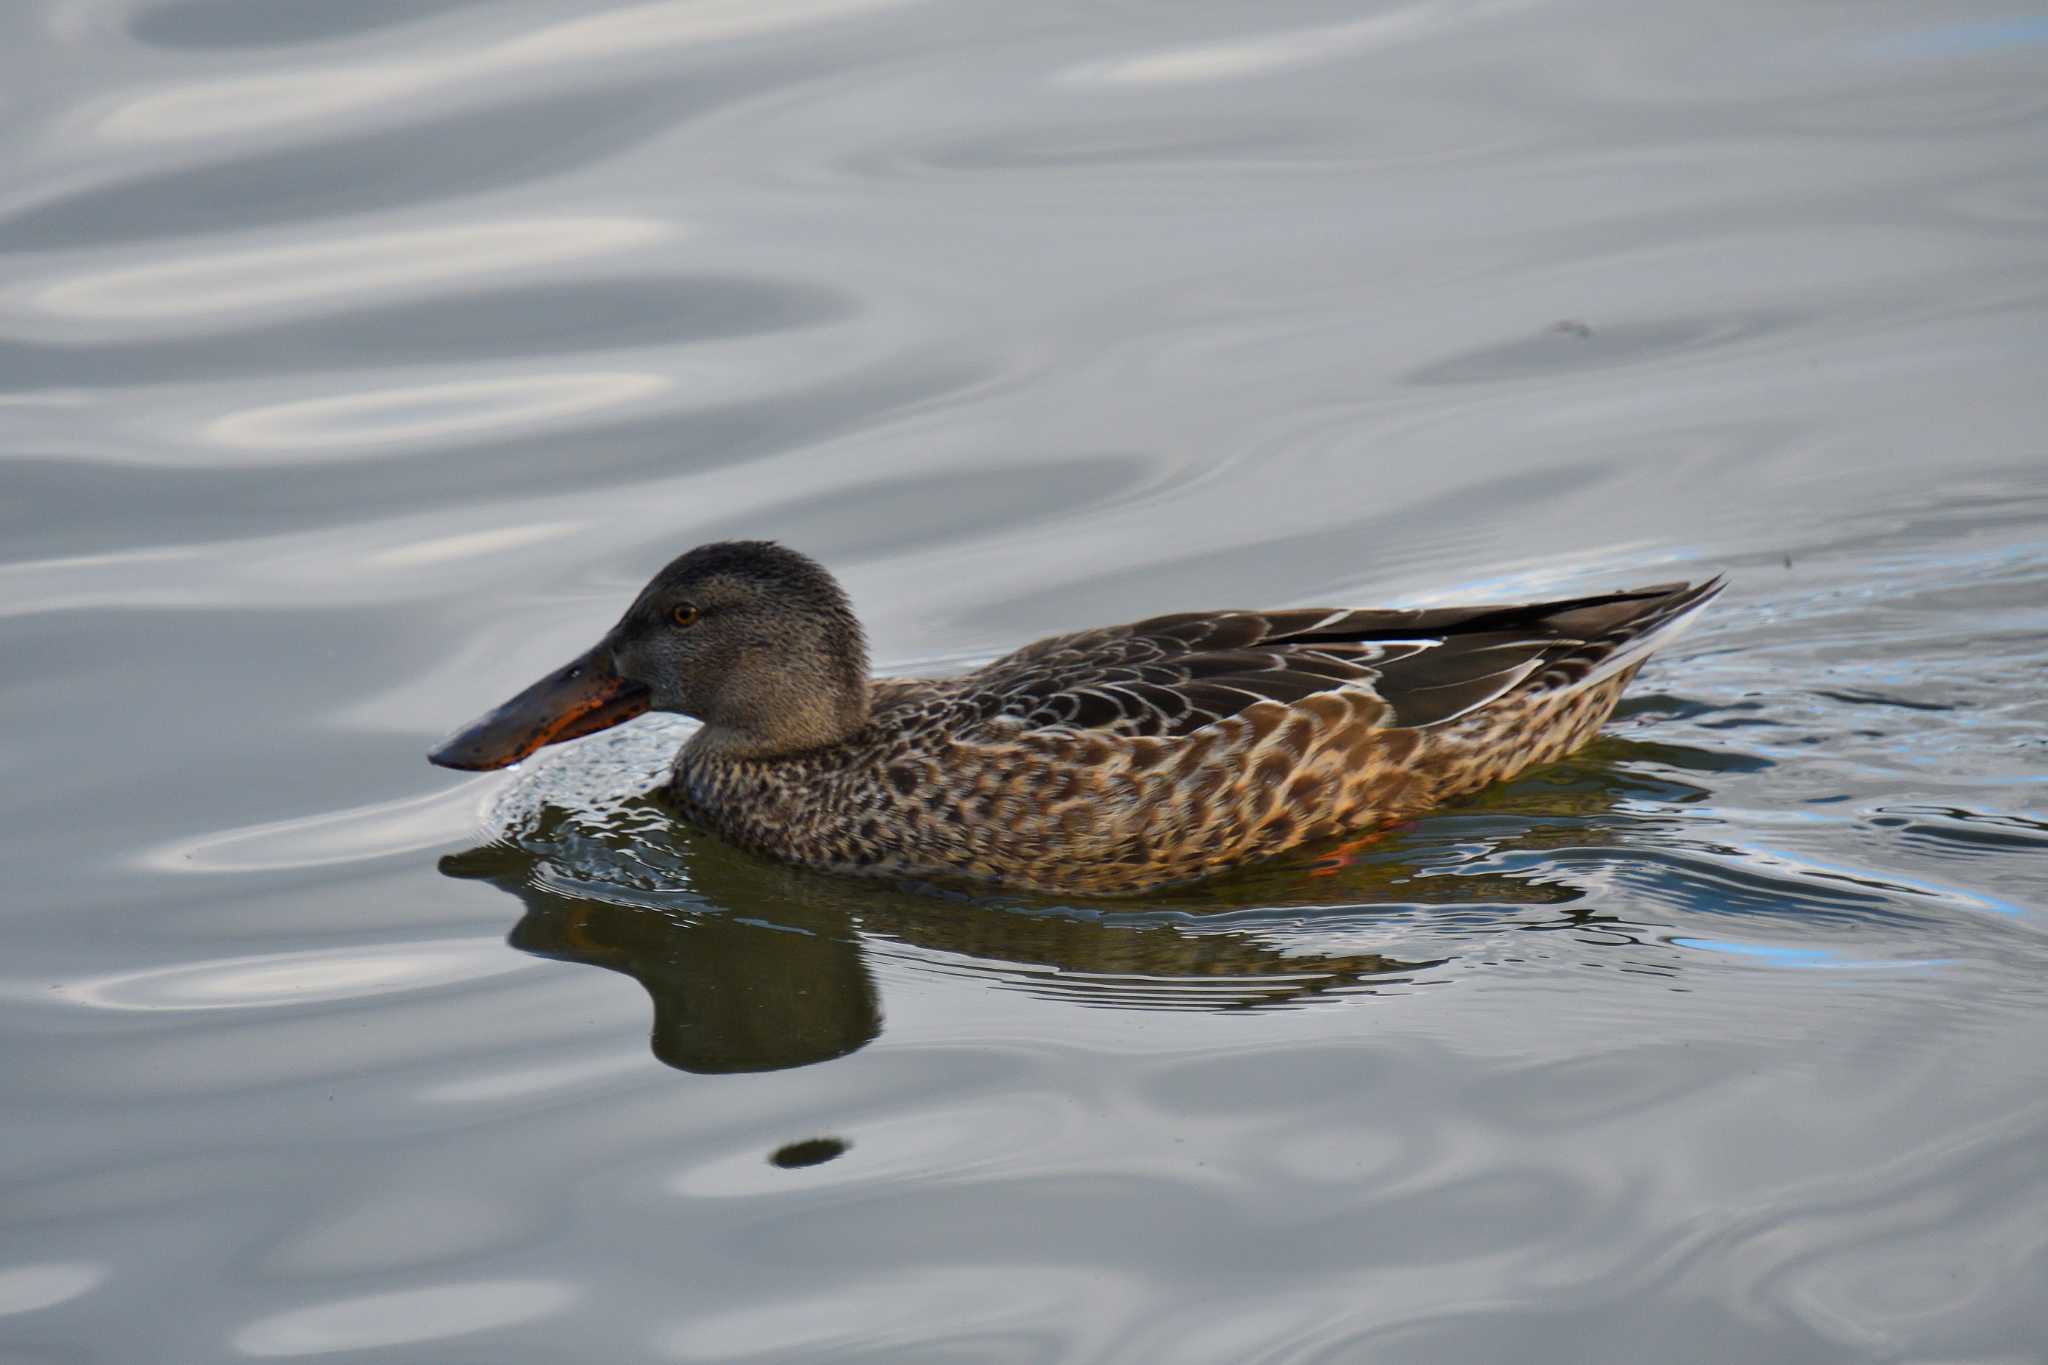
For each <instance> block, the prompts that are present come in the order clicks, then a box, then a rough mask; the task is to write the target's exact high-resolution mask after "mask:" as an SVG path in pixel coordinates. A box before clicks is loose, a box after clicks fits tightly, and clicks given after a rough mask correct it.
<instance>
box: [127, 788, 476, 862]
mask: <svg viewBox="0 0 2048 1365" xmlns="http://www.w3.org/2000/svg"><path fill="white" fill-rule="evenodd" d="M477 785H478V783H476V782H474V781H472V782H465V783H463V784H462V785H461V786H458V787H454V788H451V789H449V790H447V791H437V792H430V793H428V794H427V795H425V796H406V797H399V798H397V799H394V800H390V801H378V802H373V803H371V804H369V805H364V806H352V807H350V808H348V809H346V810H333V811H322V812H320V813H319V814H317V815H303V816H297V817H295V818H293V819H289V820H271V821H266V822H265V823H263V824H260V825H244V826H243V827H241V828H240V829H230V830H221V831H218V832H215V833H211V834H202V835H200V836H198V837H197V838H193V839H180V840H177V841H175V842H173V843H168V844H159V845H158V846H156V847H155V848H150V849H144V850H143V851H142V852H141V853H140V854H139V855H138V856H137V861H138V862H139V863H140V864H141V865H142V866H144V867H147V868H150V869H151V870H153V871H157V872H277V871H281V870H283V869H285V868H304V867H332V866H334V865H336V864H339V863H355V862H363V861H365V860H367V859H371V858H386V857H390V856H391V855H393V854H397V853H413V852H417V851H419V850H420V849H423V848H434V847H436V846H438V845H440V844H444V843H446V842H448V841H449V840H450V839H454V838H459V837H460V836H461V835H463V834H465V833H467V832H468V831H469V830H470V829H471V828H472V821H473V818H474V817H473V813H472V812H473V810H474V804H475V796H474V793H473V790H472V789H473V788H475V787H476V786H477Z"/></svg>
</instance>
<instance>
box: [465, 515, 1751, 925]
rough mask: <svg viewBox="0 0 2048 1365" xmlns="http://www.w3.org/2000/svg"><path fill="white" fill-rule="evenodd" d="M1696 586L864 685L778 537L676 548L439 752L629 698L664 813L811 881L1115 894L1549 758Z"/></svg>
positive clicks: (1188, 634) (1333, 829) (570, 730)
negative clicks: (840, 878) (652, 751)
mask: <svg viewBox="0 0 2048 1365" xmlns="http://www.w3.org/2000/svg"><path fill="white" fill-rule="evenodd" d="M1720 586H1721V585H1720V582H1719V581H1718V580H1715V581H1711V582H1708V583H1704V584H1699V585H1687V584H1663V585H1659V586H1657V587H1651V588H1642V589H1637V590H1634V591H1629V592H1619V593H1611V594H1605V595H1601V596H1595V597H1583V598H1575V599H1570V600H1566V601H1555V602H1540V603H1529V604H1519V605H1492V606H1473V607H1450V608H1441V609H1432V610H1421V611H1353V610H1348V609H1334V610H1324V609H1308V610H1288V611H1272V612H1256V611H1219V612H1199V613H1186V614H1182V615H1175V616H1161V617H1155V618H1153V619H1150V620H1146V621H1139V622H1136V623H1134V624H1131V625H1124V626H1111V627H1108V628H1105V629H1101V630H1092V631H1083V632H1080V633H1077V634H1072V635H1061V636H1056V637H1053V638H1051V639H1047V640H1041V641H1039V642H1038V643H1037V644H1033V645H1028V646H1026V647H1025V648H1023V649H1021V650H1018V651H1017V652H1016V653H1014V654H1010V655H1006V656H1005V657H1003V658H1000V659H997V660H996V661H995V662H993V663H990V664H988V665H986V666H984V667H982V668H980V669H977V670H975V671H973V672H971V673H968V674H965V675H963V676H960V677H954V678H890V679H879V680H868V679H867V678H866V669H867V662H866V651H865V646H864V644H863V642H862V639H861V634H860V628H859V625H858V622H857V621H856V620H855V618H854V616H853V613H852V609H851V607H850V606H849V605H848V603H847V601H846V598H845V595H844V594H843V593H842V592H841V591H840V589H839V587H838V585H837V584H836V583H835V582H833V580H832V579H831V577H830V575H828V574H827V573H826V572H825V571H824V570H823V569H822V568H819V567H818V566H817V565H816V564H814V563H812V562H811V561H810V560H808V559H805V558H804V557H803V556H801V555H798V554H796V553H795V552H793V551H790V550H787V549H784V548H783V547H781V546H777V545H772V544H767V543H763V542H738V543H727V544H719V545H711V546H705V547H702V548H700V549H698V550H694V551H692V552H690V553H689V554H687V555H684V556H683V557H682V558H680V559H678V560H676V561H675V562H674V563H672V564H671V565H669V566H668V568H666V569H664V570H663V571H662V573H661V574H659V575H657V576H656V578H655V579H654V581H653V582H652V583H650V584H649V585H648V587H647V588H646V589H645V590H644V591H643V592H642V593H641V595H640V597H639V599H638V600H637V601H636V602H635V603H634V605H633V606H632V608H630V609H629V610H628V611H627V613H626V615H625V617H624V618H623V619H622V620H621V621H620V622H619V624H618V626H617V627H615V628H614V629H613V631H612V632H611V633H610V635H608V636H607V637H606V639H605V640H604V641H603V642H601V643H600V644H599V646H598V647H597V648H596V649H594V650H592V651H591V652H590V653H589V654H586V655H585V656H583V658H582V659H579V660H578V661H577V662H576V663H575V664H572V665H571V666H570V667H569V669H567V670H565V671H564V672H563V673H561V674H557V675H553V676H551V677H550V678H548V679H543V680H542V682H541V683H538V684H536V685H535V687H534V688H532V689H529V690H528V692H527V693H524V694H522V695H521V696H520V697H519V698H515V699H514V700H513V701H512V702H510V703H507V705H506V706H505V707H503V708H500V710H499V711H498V712H496V713H494V714H493V715H492V716H489V717H486V718H485V720H483V721H482V722H479V723H478V725H476V726H474V727H472V728H471V729H470V730H469V731H466V732H465V733H463V734H462V735H459V736H457V737H456V738H455V739H454V740H451V741H450V742H449V743H448V744H447V745H445V746H443V748H442V749H441V750H439V751H437V752H436V754H435V755H434V759H435V761H436V762H439V763H444V764H448V765H449V766H457V767H497V766H503V765H504V764H505V763H509V762H513V761H516V760H517V759H518V758H520V757H523V756H524V755H525V754H526V753H529V752H531V751H532V749H533V748H535V747H538V746H539V745H540V744H544V743H553V742H557V741H559V740H561V739H566V738H573V737H574V736H575V735H578V734H586V733H589V732H590V731H592V730H594V729H599V728H602V727H603V726H604V725H607V724H616V723H617V722H618V721H619V720H622V719H625V718H626V716H628V715H632V714H637V713H638V711H639V710H645V709H647V708H648V707H649V706H652V707H655V708H658V709H664V710H676V711H682V712H684V713H686V714H690V715H695V716H697V717H699V718H700V719H702V720H703V721H704V728H703V729H702V730H700V731H699V732H698V733H697V734H696V735H695V736H694V737H693V738H692V739H691V740H690V741H689V742H688V743H687V744H685V745H684V746H683V749H682V752H681V753H680V754H679V755H678V756H677V759H676V764H675V774H674V783H673V792H674V795H675V798H676V800H677V801H678V803H679V804H680V805H681V807H682V809H683V811H684V812H685V813H686V814H687V815H688V817H689V818H690V819H692V820H694V821H696V822H697V823H699V824H701V825H702V826H704V827H705V828H707V829H710V830H712V831H713V832H715V833H717V834H719V835H720V836H722V837H723V838H725V839H728V840H730V841H731V842H733V843H735V844H739V845H742V846H744V847H747V848H752V849H756V850H759V851H761V852H763V853H767V854H770V855H773V856H775V857H777V858H782V859H785V860H787V861H790V862H795V863H801V864H805V865H808V866H812V867H818V868H823V869H827V870H830V871H835V872H848V873H859V874H866V875H884V876H897V877H930V878H961V879H967V880H972V881H978V882H984V883H997V884H1002V885H1006V886H1012V887H1019V888H1025V889H1030V890H1037V891H1046V892H1055V893H1085V894H1094V895H1126V894H1130V893H1134V892H1140V891H1145V890H1148V889H1151V888H1154V887H1158V886H1163V885H1167V884H1170V883H1175V882H1185V881H1191V880H1194V879H1196V878H1200V877H1204V876H1209V875H1211V874H1214V873H1217V872H1220V871H1223V870H1224V869H1226V868H1230V867H1234V866H1237V865H1239V864H1242V863H1247V862H1252V861H1255V860H1258V859H1263V858H1270V857H1272V856H1274V855H1275V854H1279V853H1282V852H1285V851H1286V850H1288V849H1291V848H1294V847H1296V846H1298V845H1301V844H1303V843H1307V842H1309V841H1312V840H1322V839H1328V838H1332V837H1334V836H1337V835H1341V834H1344V833H1347V832H1351V831H1357V830H1362V829H1367V828H1371V827H1373V826H1376V825H1379V824H1383V823H1385V822H1387V821H1390V820H1395V819H1400V818H1402V817H1405V816H1410V815H1414V814H1416V813H1418V812H1420V811H1423V810H1427V809H1428V808H1430V807H1431V806H1434V805H1436V804H1438V803H1440V802H1443V801H1446V800H1449V799H1451V798H1453V797H1456V796H1459V795H1462V794H1464V793H1467V792H1471V791H1476V790H1477V789H1479V788H1481V787H1484V786H1486V785H1488V784H1489V783H1493V782H1497V781H1501V780H1503V779H1505V778H1508V777H1512V776H1513V775H1514V774H1516V773H1518V772H1520V771H1521V770H1522V769H1524V768H1526V767H1528V766H1530V765H1531V764H1535V763H1545V762H1549V761H1552V760H1554V759H1558V758H1562V757H1563V756H1564V755H1566V754H1568V753H1571V752H1572V751H1573V750H1575V749H1577V748H1578V747H1580V746H1581V745H1582V744H1584V743H1585V742H1586V741H1587V740H1589V739H1590V738H1591V737H1592V736H1593V734H1594V733H1595V731H1597V730H1598V729H1599V727H1600V725H1601V723H1602V722H1603V721H1605V720H1606V718H1607V716H1608V714H1609V713H1610V712H1611V711H1612V710H1613V709H1614V704H1615V702H1616V701H1617V700H1618V699H1619V697H1620V695H1621V692H1622V690H1623V689H1624V688H1625V687H1626V686H1627V685H1628V682H1629V680H1630V679H1631V678H1632V677H1633V676H1634V674H1635V671H1636V669H1637V668H1638V667H1640V665H1641V663H1642V660H1643V659H1644V658H1645V657H1646V656H1647V655H1648V654H1649V652H1650V651H1651V650H1652V649H1654V648H1655V647H1656V646H1657V645H1659V644H1661V643H1663V642H1664V640H1665V639H1667V638H1669V636H1670V634H1671V633H1672V632H1673V631H1674V630H1675V628H1676V627H1677V626H1678V625H1679V624H1681V623H1682V622H1683V621H1684V620H1685V619H1686V618H1687V617H1689V616H1690V615H1691V614H1692V613H1693V612H1694V611H1696V610H1697V609H1698V608H1699V607H1701V606H1702V605H1704V604H1705V603H1706V602H1707V601H1708V600H1709V599H1711V598H1712V597H1713V596H1714V595H1715V594H1716V593H1717V592H1719V591H1720Z"/></svg>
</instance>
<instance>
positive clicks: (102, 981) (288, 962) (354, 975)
mask: <svg viewBox="0 0 2048 1365" xmlns="http://www.w3.org/2000/svg"><path fill="white" fill-rule="evenodd" d="M536 965H537V962H536V961H535V960H534V959H531V958H521V957H519V956H517V955H516V954H513V953H508V952H506V951H505V945H504V944H503V943H501V942H500V941H499V940H498V939H496V938H495V937H492V938H449V939H429V940H426V941H424V942H419V943H390V944H382V945H376V946H371V947H352V948H330V949H318V950H315V951H312V952H302V953H263V954H259V955H257V956H253V957H233V958H222V959H219V960H217V961H213V962H193V963H181V964H179V965H178V966H174V967H148V968H144V969H143V970H141V971H132V972H115V973H111V974H109V975H107V976H98V977H92V978H89V979H87V980H84V981H76V982H67V983H65V984H64V985H61V986H59V987H57V988H56V990H55V991H53V992H52V994H54V995H55V996H57V997H58V998H59V999H62V1000H68V1001H70V1002H71V1003H73V1004H78V1005H89V1006H92V1007H93V1008H95V1009H104V1010H239V1009H266V1008H272V1007H275V1006H279V1005H292V1006H301V1005H312V1004H321V1003H325V1002H327V1001H332V1000H354V999H359V998H361V997H364V996H371V995H391V994H394V993H397V992H400V991H418V990H428V989H431V988H433V987H436V986H445V985H449V984H451V983H454V982H458V981H477V980H481V979H483V978H485V977H492V976H504V975H507V974H508V973H511V972H518V971H526V970H528V969H530V968H532V967H534V966H536Z"/></svg>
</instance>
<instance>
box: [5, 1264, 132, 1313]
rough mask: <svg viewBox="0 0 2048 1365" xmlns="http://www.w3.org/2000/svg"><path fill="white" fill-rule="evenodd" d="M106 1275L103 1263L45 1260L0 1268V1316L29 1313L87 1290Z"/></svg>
mask: <svg viewBox="0 0 2048 1365" xmlns="http://www.w3.org/2000/svg"><path fill="white" fill-rule="evenodd" d="M106 1278H107V1269H106V1267H105V1266H99V1265H91V1264H88V1263H86V1262H83V1261H46V1262H44V1263H43V1264H41V1265H21V1266H15V1267H13V1268H12V1269H9V1270H0V1317H5V1316H8V1315H10V1314H14V1313H32V1312H34V1311H35V1310H36V1309H38V1308H49V1307H52V1306H53V1305H55V1304H60V1303H65V1302H68V1301H69V1300H71V1299H75V1298H78V1297H79V1296H80V1295H82V1294H89V1293H91V1292H92V1291H93V1290H94V1289H97V1288H98V1287H99V1286H100V1283H101V1281H103V1280H105V1279H106Z"/></svg>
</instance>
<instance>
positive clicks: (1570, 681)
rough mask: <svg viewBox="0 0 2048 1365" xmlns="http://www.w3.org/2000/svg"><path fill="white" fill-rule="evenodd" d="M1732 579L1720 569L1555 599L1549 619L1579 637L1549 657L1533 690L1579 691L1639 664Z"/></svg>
mask: <svg viewBox="0 0 2048 1365" xmlns="http://www.w3.org/2000/svg"><path fill="white" fill-rule="evenodd" d="M1727 585H1728V584H1727V580H1726V579H1725V578H1723V577H1721V576H1720V575H1718V574H1717V575H1715V576H1714V577H1713V578H1709V579H1707V580H1706V581H1705V582H1703V583H1659V584H1656V585H1655V586H1653V587H1648V588H1636V589H1633V590H1631V591H1629V592H1625V593H1612V594H1609V595H1608V596H1605V597H1593V598H1585V599H1582V600H1580V601H1578V602H1573V603H1569V604H1562V603H1560V604H1556V606H1555V607H1553V614H1550V615H1549V618H1548V619H1549V622H1550V624H1552V625H1554V626H1556V627H1557V628H1558V631H1559V633H1560V634H1563V635H1566V636H1575V637H1577V639H1578V640H1579V641H1580V643H1578V644H1576V645H1573V646H1570V647H1568V648H1566V649H1563V650H1560V651H1559V652H1558V653H1556V654H1554V655H1553V656H1552V657H1551V658H1549V659H1548V660H1546V661H1545V664H1544V667H1543V668H1542V670H1541V671H1540V672H1538V674H1537V675H1536V677H1535V678H1533V679H1531V681H1530V686H1531V688H1532V690H1537V691H1543V692H1554V693H1564V692H1578V691H1581V690H1583V689H1585V688H1589V687H1594V686H1597V685H1598V684H1600V683H1603V682H1605V681H1607V680H1608V679H1609V678H1612V677H1614V676H1615V675H1616V674H1619V673H1622V672H1626V671H1628V670H1631V669H1634V668H1635V667H1637V666H1638V665H1640V664H1641V663H1642V662H1643V660H1645V659H1647V658H1649V657H1650V655H1651V653H1652V652H1654V651H1656V650H1658V649H1661V648H1663V647H1664V646H1665V645H1668V644H1670V643H1671V642H1672V641H1673V640H1674V639H1676V638H1678V635H1679V633H1680V632H1682V631H1683V630H1684V629H1685V628H1686V627H1687V626H1689V625H1691V624H1692V622H1693V619H1694V618H1695V617H1697V616H1698V615H1699V613H1700V610H1701V608H1703V607H1705V606H1706V605H1707V603H1709V602H1711V601H1713V600H1714V599H1715V598H1716V597H1718V596H1720V594H1721V590H1722V589H1723V588H1725V587H1726V586H1727ZM1560 608H1561V609H1560Z"/></svg>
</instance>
